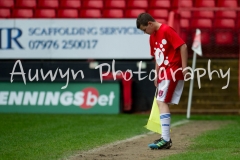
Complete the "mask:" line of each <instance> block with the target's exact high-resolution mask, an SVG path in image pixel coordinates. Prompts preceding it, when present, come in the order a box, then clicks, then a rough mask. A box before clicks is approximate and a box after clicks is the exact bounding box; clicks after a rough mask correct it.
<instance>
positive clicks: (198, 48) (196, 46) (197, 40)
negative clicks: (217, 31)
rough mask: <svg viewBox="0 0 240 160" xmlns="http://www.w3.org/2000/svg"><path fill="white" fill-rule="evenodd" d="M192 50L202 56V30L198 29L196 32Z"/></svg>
mask: <svg viewBox="0 0 240 160" xmlns="http://www.w3.org/2000/svg"><path fill="white" fill-rule="evenodd" d="M192 50H193V51H194V52H195V53H197V54H198V55H199V56H202V45H201V31H200V29H196V34H195V37H194V40H193V45H192Z"/></svg>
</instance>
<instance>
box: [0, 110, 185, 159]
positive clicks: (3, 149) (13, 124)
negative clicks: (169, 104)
mask: <svg viewBox="0 0 240 160" xmlns="http://www.w3.org/2000/svg"><path fill="white" fill-rule="evenodd" d="M148 116H149V115H124V114H122V115H59V114H58V115H50V114H47V115H46V114H0V159H3V160H8V159H11V160H20V159H23V160H28V159H29V160H30V159H31V160H32V159H34V160H35V159H37V160H47V159H51V160H52V159H60V158H66V157H68V156H69V155H73V154H75V153H76V152H78V151H80V150H88V149H92V148H95V147H96V146H101V145H103V144H107V143H110V142H114V141H117V140H122V139H126V138H129V137H132V136H136V135H139V134H142V133H146V132H149V131H148V130H146V129H145V128H144V127H143V126H145V125H146V123H147V119H148ZM172 117H173V118H172V122H173V123H174V122H176V121H178V120H180V119H183V118H184V116H172Z"/></svg>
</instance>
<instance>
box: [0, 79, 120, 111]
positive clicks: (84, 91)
mask: <svg viewBox="0 0 240 160" xmlns="http://www.w3.org/2000/svg"><path fill="white" fill-rule="evenodd" d="M63 86H65V83H60V82H54V83H53V82H52V83H51V82H49V83H47V82H34V83H30V82H28V83H27V84H26V85H25V84H24V83H23V82H13V83H10V82H0V112H3V113H11V112H17V113H82V114H84V113H86V114H117V113H119V111H120V86H119V83H118V82H117V81H115V82H107V83H95V82H92V83H91V82H89V83H88V82H79V83H76V82H74V83H70V84H69V85H68V87H67V88H66V89H61V88H62V87H63Z"/></svg>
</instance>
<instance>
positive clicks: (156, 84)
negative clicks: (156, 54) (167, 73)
mask: <svg viewBox="0 0 240 160" xmlns="http://www.w3.org/2000/svg"><path fill="white" fill-rule="evenodd" d="M155 70H156V74H157V76H156V79H155V80H154V85H155V87H158V83H157V82H158V72H159V66H158V64H157V62H156V61H155Z"/></svg>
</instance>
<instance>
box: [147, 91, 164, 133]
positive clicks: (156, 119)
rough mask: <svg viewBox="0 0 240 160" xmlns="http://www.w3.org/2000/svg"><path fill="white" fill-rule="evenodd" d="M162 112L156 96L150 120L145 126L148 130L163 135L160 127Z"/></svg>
mask: <svg viewBox="0 0 240 160" xmlns="http://www.w3.org/2000/svg"><path fill="white" fill-rule="evenodd" d="M160 124H161V123H160V112H159V108H158V105H157V100H156V96H154V100H153V104H152V110H151V113H150V116H149V119H148V123H147V125H146V126H145V127H146V128H147V129H148V130H150V131H153V132H156V133H159V134H161V133H162V129H161V125H160Z"/></svg>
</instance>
